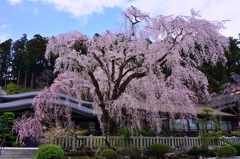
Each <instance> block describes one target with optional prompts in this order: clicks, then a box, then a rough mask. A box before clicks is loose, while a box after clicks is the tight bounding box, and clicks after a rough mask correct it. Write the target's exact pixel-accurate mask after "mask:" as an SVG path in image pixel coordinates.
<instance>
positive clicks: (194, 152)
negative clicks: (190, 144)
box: [188, 148, 202, 156]
mask: <svg viewBox="0 0 240 159" xmlns="http://www.w3.org/2000/svg"><path fill="white" fill-rule="evenodd" d="M201 154H202V150H201V149H197V148H193V149H191V150H189V151H188V155H192V156H200V155H201Z"/></svg>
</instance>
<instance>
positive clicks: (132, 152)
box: [120, 146, 141, 157]
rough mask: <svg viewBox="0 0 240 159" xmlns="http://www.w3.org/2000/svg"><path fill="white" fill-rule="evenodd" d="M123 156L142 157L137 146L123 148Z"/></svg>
mask: <svg viewBox="0 0 240 159" xmlns="http://www.w3.org/2000/svg"><path fill="white" fill-rule="evenodd" d="M120 153H121V155H122V156H130V157H131V156H135V157H137V156H140V155H141V150H140V149H139V147H137V146H133V147H126V148H123V149H122V150H121V152H120Z"/></svg>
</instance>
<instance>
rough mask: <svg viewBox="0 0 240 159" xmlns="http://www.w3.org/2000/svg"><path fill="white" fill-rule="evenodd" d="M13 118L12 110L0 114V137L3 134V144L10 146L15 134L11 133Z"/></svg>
mask: <svg viewBox="0 0 240 159" xmlns="http://www.w3.org/2000/svg"><path fill="white" fill-rule="evenodd" d="M14 120H15V114H14V113H13V112H4V113H3V114H2V115H1V116H0V133H1V137H0V139H2V138H3V136H5V138H6V142H5V145H4V146H12V143H13V142H14V141H15V140H16V134H13V133H12V123H13V122H14Z"/></svg>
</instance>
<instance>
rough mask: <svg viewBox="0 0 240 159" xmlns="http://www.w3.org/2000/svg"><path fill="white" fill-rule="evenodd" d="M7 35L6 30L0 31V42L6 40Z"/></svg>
mask: <svg viewBox="0 0 240 159" xmlns="http://www.w3.org/2000/svg"><path fill="white" fill-rule="evenodd" d="M8 37H9V34H8V33H6V32H3V33H0V43H1V42H4V41H6V40H7V39H8Z"/></svg>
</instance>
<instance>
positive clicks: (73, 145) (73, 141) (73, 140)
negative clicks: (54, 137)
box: [72, 136, 76, 151]
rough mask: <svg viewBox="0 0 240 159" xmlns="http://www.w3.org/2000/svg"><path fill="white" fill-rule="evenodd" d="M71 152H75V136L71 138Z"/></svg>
mask: <svg viewBox="0 0 240 159" xmlns="http://www.w3.org/2000/svg"><path fill="white" fill-rule="evenodd" d="M72 150H73V151H76V136H73V138H72Z"/></svg>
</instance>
